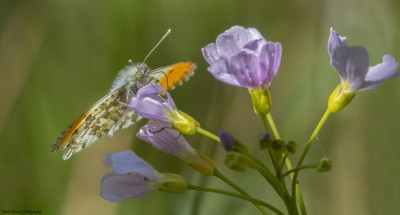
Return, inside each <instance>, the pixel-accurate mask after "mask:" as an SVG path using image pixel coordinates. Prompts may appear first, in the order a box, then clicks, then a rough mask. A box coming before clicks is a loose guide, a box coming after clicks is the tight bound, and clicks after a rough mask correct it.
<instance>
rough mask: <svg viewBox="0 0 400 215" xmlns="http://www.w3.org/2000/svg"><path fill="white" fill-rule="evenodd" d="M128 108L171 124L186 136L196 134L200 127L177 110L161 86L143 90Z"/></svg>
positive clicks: (149, 117) (156, 85)
mask: <svg viewBox="0 0 400 215" xmlns="http://www.w3.org/2000/svg"><path fill="white" fill-rule="evenodd" d="M161 94H165V95H166V96H167V99H166V100H165V99H164V98H163V97H161ZM128 107H130V108H131V109H132V110H133V111H135V113H137V114H139V115H140V116H142V117H144V118H147V119H150V120H156V121H164V122H169V123H171V124H172V126H173V128H175V129H176V130H178V131H180V132H182V133H184V134H189V135H192V134H195V133H196V128H197V127H198V126H199V123H198V122H197V121H196V120H195V119H193V118H192V117H190V116H189V115H187V114H186V113H184V112H182V111H180V110H178V109H177V107H176V106H175V103H174V100H172V98H171V96H170V94H169V93H168V92H167V91H166V90H165V89H164V88H163V87H162V86H161V85H159V84H149V85H147V86H145V87H143V88H141V89H140V90H139V91H138V93H137V95H136V97H134V98H132V100H131V103H130V104H129V105H128Z"/></svg>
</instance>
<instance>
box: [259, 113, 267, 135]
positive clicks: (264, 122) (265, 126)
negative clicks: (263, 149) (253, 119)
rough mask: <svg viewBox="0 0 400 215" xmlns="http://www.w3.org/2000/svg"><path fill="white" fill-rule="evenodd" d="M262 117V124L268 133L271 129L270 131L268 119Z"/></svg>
mask: <svg viewBox="0 0 400 215" xmlns="http://www.w3.org/2000/svg"><path fill="white" fill-rule="evenodd" d="M260 117H261V121H262V123H263V125H264V129H265V131H268V130H269V129H268V123H267V119H266V118H265V116H262V115H260Z"/></svg>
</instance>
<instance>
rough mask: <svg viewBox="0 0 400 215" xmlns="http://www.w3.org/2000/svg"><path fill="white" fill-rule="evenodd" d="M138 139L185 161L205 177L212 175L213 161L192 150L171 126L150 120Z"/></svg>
mask: <svg viewBox="0 0 400 215" xmlns="http://www.w3.org/2000/svg"><path fill="white" fill-rule="evenodd" d="M136 136H137V137H139V138H140V139H142V140H144V141H146V142H148V143H150V144H151V145H153V146H154V147H155V148H157V149H158V150H160V151H163V152H166V153H169V154H172V155H175V156H177V157H179V158H181V159H182V160H184V161H186V162H187V163H188V164H189V166H190V167H192V168H194V169H195V170H197V171H199V172H201V173H202V174H204V175H206V176H211V175H213V171H214V168H215V167H216V165H215V163H214V161H212V160H211V159H210V158H208V157H207V156H206V155H204V154H203V153H201V152H200V151H197V150H195V149H193V148H192V147H191V146H190V145H189V143H188V142H187V141H186V140H185V138H184V137H183V136H182V135H181V134H180V133H179V132H178V131H177V130H175V129H172V128H171V124H169V123H167V122H162V121H153V120H150V121H149V123H147V125H145V126H144V127H142V128H141V129H140V131H139V132H138V133H137V134H136Z"/></svg>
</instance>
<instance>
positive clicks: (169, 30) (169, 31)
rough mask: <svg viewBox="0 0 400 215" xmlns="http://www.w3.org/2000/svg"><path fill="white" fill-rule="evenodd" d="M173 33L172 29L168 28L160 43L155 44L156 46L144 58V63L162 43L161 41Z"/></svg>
mask: <svg viewBox="0 0 400 215" xmlns="http://www.w3.org/2000/svg"><path fill="white" fill-rule="evenodd" d="M169 33H171V29H168V31H167V33H165V34H164V36H163V37H162V38H161V39H160V41H158V43H157V44H156V45H155V46H154V48H153V49H152V50H151V51H150V52H149V53H148V54H147V56H146V57H145V58H144V60H143V63H144V62H145V61H146V60H147V58H148V57H149V56H150V54H151V53H152V52H153V51H154V49H156V48H157V47H158V45H160V43H161V42H162V41H163V40H164V39H165V38H166V37H167V36H168V34H169Z"/></svg>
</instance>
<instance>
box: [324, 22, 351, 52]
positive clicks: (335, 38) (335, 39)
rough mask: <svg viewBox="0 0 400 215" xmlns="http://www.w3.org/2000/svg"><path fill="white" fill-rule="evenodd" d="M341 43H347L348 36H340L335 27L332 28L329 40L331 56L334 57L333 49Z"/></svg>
mask: <svg viewBox="0 0 400 215" xmlns="http://www.w3.org/2000/svg"><path fill="white" fill-rule="evenodd" d="M341 45H347V39H346V37H341V36H339V34H338V33H336V31H334V30H333V28H331V34H330V36H329V40H328V53H329V56H331V57H332V54H333V50H334V49H335V48H337V47H339V46H341Z"/></svg>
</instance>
